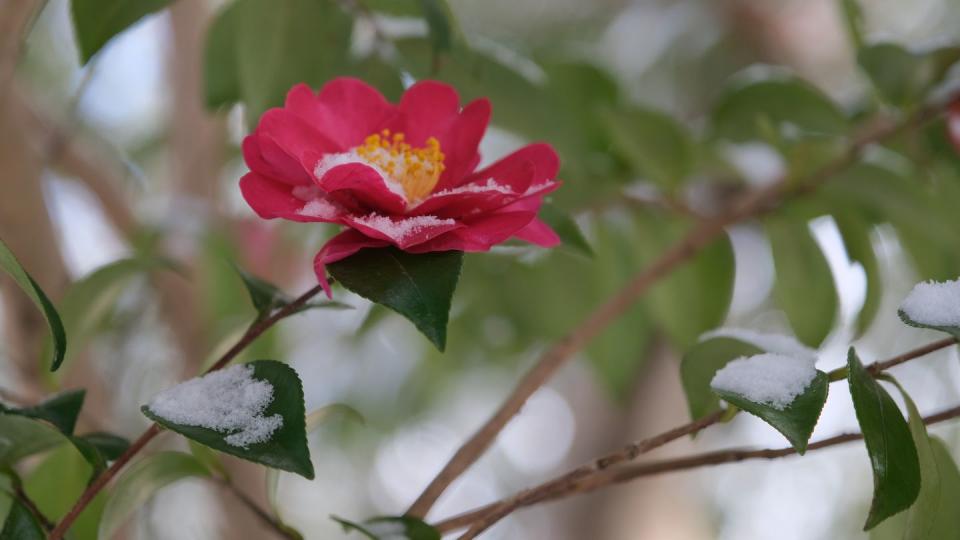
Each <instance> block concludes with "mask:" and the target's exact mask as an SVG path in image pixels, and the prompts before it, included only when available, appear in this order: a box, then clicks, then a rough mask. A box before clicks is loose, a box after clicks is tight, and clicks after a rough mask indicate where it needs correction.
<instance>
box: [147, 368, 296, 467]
mask: <svg viewBox="0 0 960 540" xmlns="http://www.w3.org/2000/svg"><path fill="white" fill-rule="evenodd" d="M247 365H248V366H251V367H253V378H255V379H258V380H262V381H266V382H268V383H270V384H271V385H272V386H273V401H271V402H270V404H269V405H268V406H267V408H266V410H264V411H263V415H264V416H265V417H270V416H273V415H276V414H279V415H280V416H281V417H282V418H283V425H281V426H280V427H279V428H278V429H277V430H276V431H274V432H273V435H272V436H271V437H270V440H268V441H265V442H262V443H254V444H251V445H250V446H248V447H247V448H243V447H239V446H233V445H232V444H229V443H227V442H226V440H225V438H226V437H227V436H228V435H230V434H229V433H223V432H219V431H216V430H213V429H208V428H204V427H198V426H186V425H181V424H176V423H174V422H171V421H169V420H166V419H165V418H162V417H160V416H158V415H156V414H154V412H153V411H151V410H150V408H149V407H148V406H146V405H144V406H143V407H142V408H141V410H142V411H143V414H145V415H146V416H147V417H148V418H150V419H151V420H153V421H155V422H157V423H158V424H160V425H161V426H164V427H166V428H168V429H170V430H173V431H176V432H177V433H179V434H181V435H183V436H184V437H187V438H188V439H192V440H194V441H197V442H199V443H201V444H203V445H206V446H209V447H210V448H213V449H215V450H219V451H221V452H224V453H227V454H231V455H234V456H237V457H239V458H241V459H246V460H248V461H253V462H254V463H261V464H263V465H266V466H268V467H273V468H276V469H282V470H285V471H289V472H292V473H296V474H299V475H300V476H303V477H305V478H307V479H313V464H312V463H311V462H310V451H309V449H308V448H307V435H306V425H305V416H306V415H305V412H304V405H303V386H302V384H301V382H300V377H298V376H297V372H296V371H294V370H293V368H291V367H290V366H288V365H286V364H284V363H282V362H277V361H276V360H257V361H255V362H250V363H249V364H247Z"/></svg>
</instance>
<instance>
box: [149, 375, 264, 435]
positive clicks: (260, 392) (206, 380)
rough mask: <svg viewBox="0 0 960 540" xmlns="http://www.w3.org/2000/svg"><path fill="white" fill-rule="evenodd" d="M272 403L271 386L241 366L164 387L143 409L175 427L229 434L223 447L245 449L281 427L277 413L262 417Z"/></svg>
mask: <svg viewBox="0 0 960 540" xmlns="http://www.w3.org/2000/svg"><path fill="white" fill-rule="evenodd" d="M272 401H273V385H271V384H270V383H269V382H267V381H263V380H258V379H254V378H253V367H251V366H248V365H242V364H241V365H236V366H233V367H229V368H226V369H222V370H220V371H214V372H213V373H209V374H207V375H204V376H203V377H198V378H195V379H190V380H189V381H186V382H183V383H181V384H178V385H176V386H174V387H172V388H168V389H167V390H164V391H163V392H161V393H159V394H157V396H156V397H154V398H153V401H151V402H150V403H149V404H148V405H147V408H149V409H150V411H151V412H153V414H155V415H157V416H159V417H160V418H163V419H164V420H167V421H169V422H173V423H175V424H180V425H184V426H195V427H203V428H207V429H212V430H214V431H219V432H221V433H229V435H227V436H226V437H224V441H226V443H227V444H229V445H231V446H237V447H240V448H247V447H248V446H250V445H251V444H257V443H262V442H266V441H268V440H270V437H271V436H272V435H273V432H275V431H276V430H277V429H279V428H280V427H281V426H283V417H282V416H280V415H279V414H275V415H273V416H264V415H263V411H264V410H265V409H266V408H267V406H268V405H270V403H271V402H272Z"/></svg>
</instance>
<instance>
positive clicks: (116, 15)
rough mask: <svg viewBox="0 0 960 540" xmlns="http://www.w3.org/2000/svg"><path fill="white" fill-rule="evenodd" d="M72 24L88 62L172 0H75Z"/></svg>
mask: <svg viewBox="0 0 960 540" xmlns="http://www.w3.org/2000/svg"><path fill="white" fill-rule="evenodd" d="M71 3H72V5H73V27H74V29H75V30H76V34H77V42H78V45H79V49H80V60H81V61H82V63H84V64H86V63H87V62H89V61H90V59H91V58H93V55H95V54H96V53H97V51H99V50H100V49H101V48H102V47H103V46H104V45H106V44H107V42H108V41H110V40H111V39H112V38H113V37H114V36H116V35H117V34H119V33H120V32H123V31H124V30H126V29H127V28H128V27H130V26H131V25H133V23H135V22H137V21H139V20H140V19H141V18H143V17H144V16H146V15H149V14H151V13H153V12H155V11H160V10H161V9H163V8H165V7H167V4H169V3H170V0H73V1H72V2H71Z"/></svg>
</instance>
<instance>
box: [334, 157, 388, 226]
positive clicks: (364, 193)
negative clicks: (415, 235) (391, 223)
mask: <svg viewBox="0 0 960 540" xmlns="http://www.w3.org/2000/svg"><path fill="white" fill-rule="evenodd" d="M387 182H388V180H386V179H384V178H383V176H381V174H380V173H379V172H378V171H377V170H376V169H374V168H373V167H370V166H369V165H365V164H363V163H359V162H356V163H345V164H343V165H336V166H334V167H333V168H331V169H330V170H328V171H326V172H325V173H323V176H322V177H320V179H319V180H318V182H317V184H318V185H319V186H320V187H321V188H323V190H324V191H326V192H327V193H328V194H329V196H330V198H332V199H334V200H336V201H338V202H340V203H341V204H343V205H344V206H346V207H348V208H351V209H353V210H355V211H358V212H369V211H371V210H373V211H376V212H379V213H383V214H400V213H403V211H404V210H405V209H406V207H407V199H406V197H404V196H403V195H401V194H400V193H398V191H402V189H403V188H400V187H399V186H397V187H393V189H391V185H390V184H388V183H387Z"/></svg>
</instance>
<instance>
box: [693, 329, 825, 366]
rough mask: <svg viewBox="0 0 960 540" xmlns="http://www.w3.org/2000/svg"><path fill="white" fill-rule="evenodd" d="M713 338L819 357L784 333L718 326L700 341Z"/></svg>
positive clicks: (792, 353)
mask: <svg viewBox="0 0 960 540" xmlns="http://www.w3.org/2000/svg"><path fill="white" fill-rule="evenodd" d="M713 338H732V339H736V340H739V341H743V342H745V343H749V344H751V345H753V346H754V347H757V348H760V349H763V350H765V351H767V352H769V353H777V354H783V355H787V356H799V357H802V358H813V359H814V360H815V359H816V357H817V351H815V350H813V349H811V348H810V347H807V346H806V345H804V344H802V343H800V342H799V341H797V340H796V339H795V338H793V337H791V336H785V335H783V334H771V333H765V332H757V331H756V330H750V329H747V328H718V329H716V330H711V331H709V332H706V333H704V334H703V335H701V336H700V341H701V342H703V341H707V340H708V339H713Z"/></svg>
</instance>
